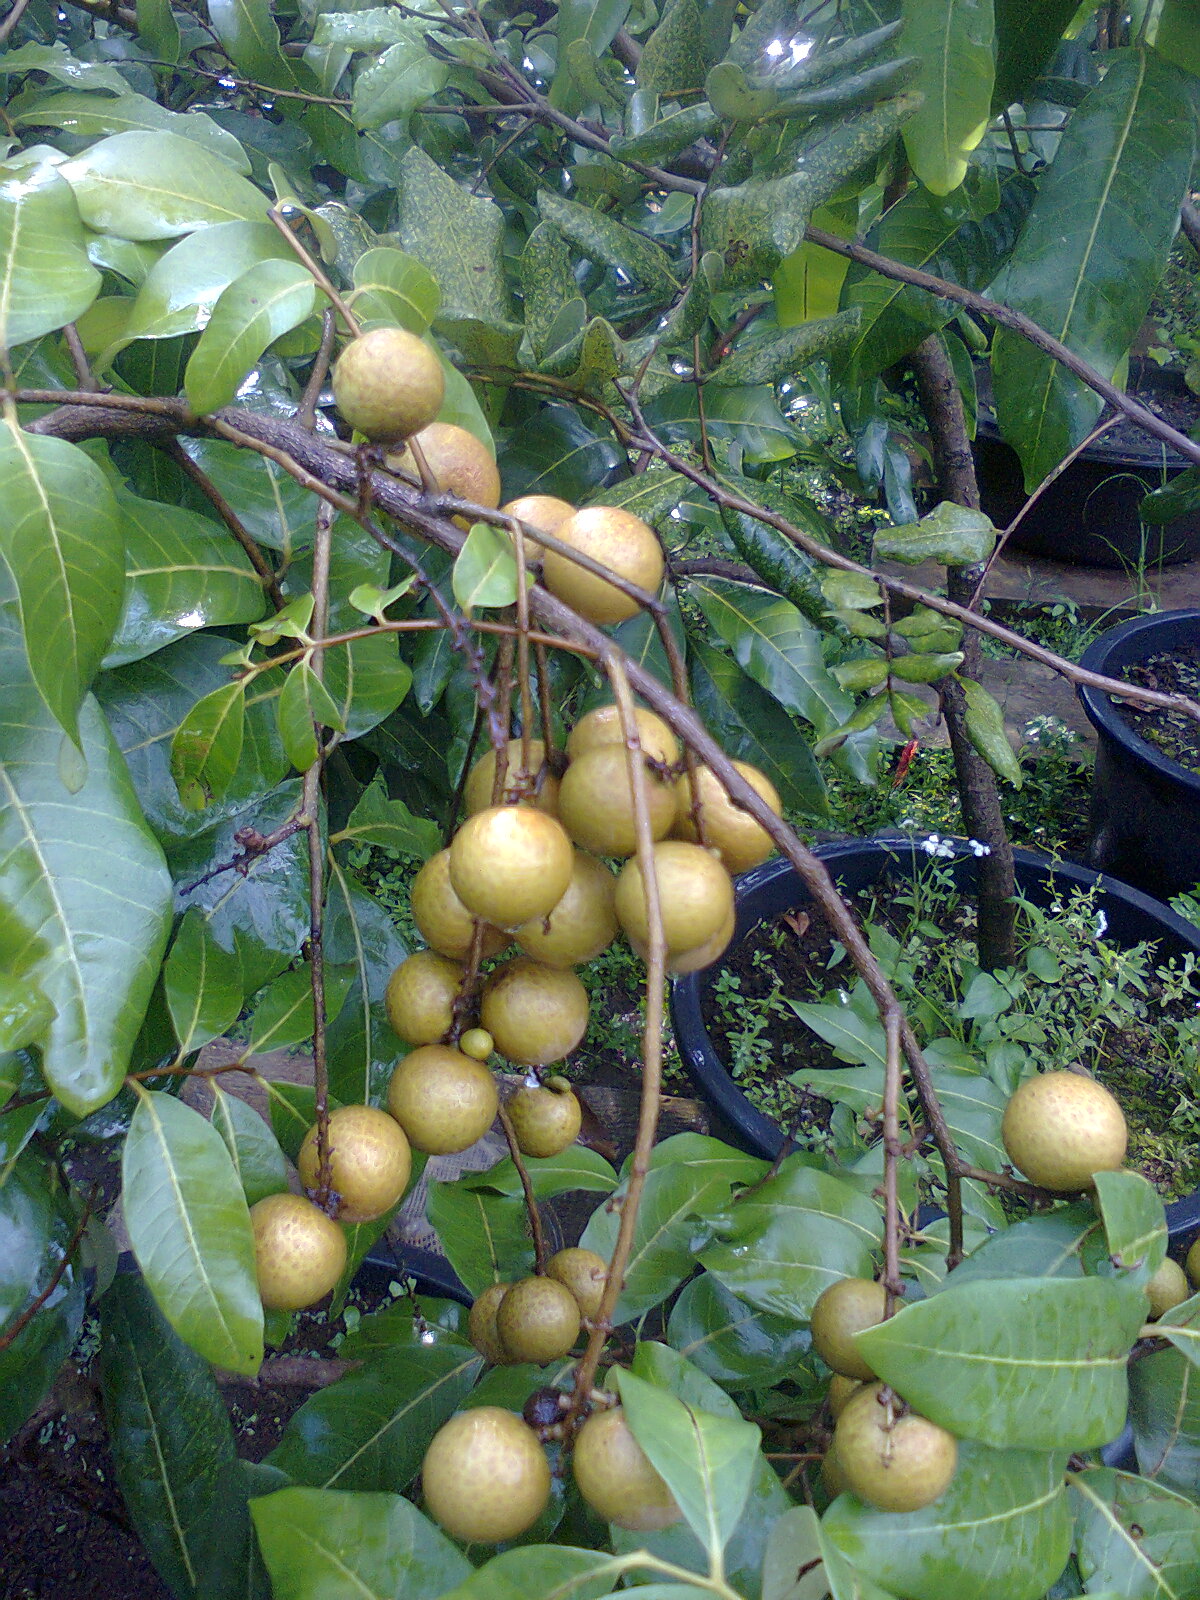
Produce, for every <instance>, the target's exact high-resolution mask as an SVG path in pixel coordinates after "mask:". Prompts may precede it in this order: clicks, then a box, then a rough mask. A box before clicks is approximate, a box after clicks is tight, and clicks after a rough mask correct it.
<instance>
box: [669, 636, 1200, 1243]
mask: <svg viewBox="0 0 1200 1600" xmlns="http://www.w3.org/2000/svg"><path fill="white" fill-rule="evenodd" d="M1197 615H1200V613H1197ZM817 853H818V854H819V855H820V857H821V859H822V860H823V861H824V862H825V864H826V866H827V867H828V868H829V870H830V872H831V873H832V874H833V876H834V878H835V879H836V880H837V882H838V883H839V884H840V885H841V886H842V888H843V889H844V890H846V891H847V892H848V893H850V894H855V893H857V892H858V891H859V890H861V889H865V888H867V887H868V886H869V885H870V884H872V883H875V882H876V881H877V880H878V879H879V878H880V877H882V876H883V874H884V872H885V871H887V870H893V871H899V872H901V873H905V874H909V873H911V872H912V871H913V870H914V867H915V866H916V865H917V864H920V863H925V862H926V861H927V859H928V858H927V857H926V856H924V855H923V854H922V853H921V852H920V851H919V850H918V849H917V848H916V846H915V845H914V844H913V843H912V842H911V841H910V840H908V839H853V840H850V841H848V842H847V843H845V844H833V845H823V846H821V847H820V848H819V850H818V852H817ZM1013 856H1014V859H1015V862H1016V875H1017V884H1018V886H1019V888H1020V890H1021V892H1022V893H1023V894H1024V895H1025V896H1026V898H1027V899H1029V900H1032V901H1033V902H1034V903H1035V904H1036V905H1049V904H1050V902H1051V901H1052V900H1053V899H1054V896H1055V894H1056V893H1061V892H1062V890H1063V889H1068V888H1072V887H1076V886H1077V887H1079V888H1083V889H1091V888H1092V887H1093V886H1094V885H1095V884H1096V883H1097V875H1096V873H1094V872H1090V871H1089V870H1088V869H1087V868H1086V867H1078V866H1074V865H1071V864H1068V863H1063V862H1060V863H1057V864H1055V863H1051V862H1050V861H1049V860H1048V858H1047V857H1045V856H1041V855H1036V854H1034V853H1033V852H1032V851H1030V850H1014V851H1013ZM939 865H941V866H946V867H949V869H950V870H951V872H952V873H953V874H954V878H955V881H956V883H958V884H959V885H960V886H961V887H962V889H963V890H964V891H965V892H967V893H971V892H973V891H974V888H975V884H976V880H977V877H978V865H979V864H978V862H977V861H976V859H975V857H974V855H972V854H966V855H961V856H957V857H955V858H953V859H951V860H946V861H942V862H939ZM808 901H809V894H808V890H807V889H806V888H805V887H804V884H803V883H802V882H801V880H800V877H799V875H798V874H797V872H796V870H795V868H794V867H793V866H792V865H791V864H790V863H789V862H787V861H785V860H783V859H782V858H781V857H776V858H775V859H773V860H771V861H765V862H764V863H763V864H762V866H761V867H755V868H754V870H753V871H752V872H747V873H745V874H744V875H743V876H742V877H741V878H739V879H738V884H737V927H736V929H735V931H734V936H733V944H732V945H731V948H733V947H735V946H736V945H737V944H739V943H740V942H741V941H742V940H743V939H744V938H745V937H746V936H747V934H749V933H750V932H751V931H752V929H754V928H755V927H757V926H758V924H759V923H760V922H764V921H769V920H771V919H773V918H775V917H778V916H779V915H781V913H783V912H784V911H791V910H795V909H797V908H799V907H803V906H805V905H806V904H807V903H808ZM1096 903H1097V907H1098V909H1099V910H1102V911H1103V913H1104V915H1105V917H1106V918H1107V919H1108V927H1107V934H1108V937H1110V938H1112V939H1114V940H1116V941H1117V942H1118V943H1120V944H1131V945H1132V944H1138V943H1140V942H1141V941H1142V940H1145V939H1153V940H1156V941H1157V943H1158V949H1159V953H1160V955H1161V956H1162V958H1164V959H1166V958H1167V957H1170V956H1181V955H1183V954H1185V953H1186V952H1187V951H1189V950H1190V951H1192V952H1194V953H1195V954H1196V955H1197V957H1200V929H1197V928H1195V927H1194V926H1193V925H1192V924H1191V923H1190V922H1187V921H1186V920H1185V919H1184V918H1183V917H1179V916H1176V915H1175V913H1174V912H1173V911H1170V910H1169V909H1168V908H1167V907H1166V906H1164V905H1160V904H1159V903H1158V901H1156V900H1152V899H1150V897H1149V896H1148V895H1145V894H1142V893H1140V892H1139V891H1138V890H1137V889H1131V888H1129V887H1128V886H1127V885H1126V884H1124V883H1118V882H1116V881H1115V880H1114V879H1112V878H1106V879H1103V880H1101V886H1100V892H1099V895H1098V898H1097V902H1096ZM721 966H722V963H721V962H716V963H714V965H713V966H711V967H708V968H706V969H705V970H704V971H703V972H693V973H689V974H687V976H686V977H682V978H676V979H675V980H674V981H673V982H672V985H671V1017H672V1021H673V1023H674V1027H675V1042H676V1044H677V1045H678V1048H679V1054H680V1057H681V1059H682V1061H683V1064H684V1066H685V1067H686V1068H687V1071H688V1072H689V1074H690V1075H691V1077H692V1080H693V1082H694V1083H695V1085H696V1087H697V1089H698V1090H699V1092H700V1094H701V1095H702V1097H703V1098H704V1099H705V1100H706V1101H707V1103H708V1105H709V1106H710V1107H711V1110H712V1120H713V1132H714V1133H715V1134H717V1135H718V1136H719V1137H721V1138H724V1139H726V1140H728V1141H729V1143H731V1144H735V1145H737V1146H738V1147H739V1148H740V1149H742V1150H747V1151H749V1152H750V1153H751V1154H753V1155H756V1156H763V1157H765V1158H766V1159H767V1160H769V1161H773V1160H774V1159H775V1157H776V1156H777V1155H778V1154H779V1152H780V1150H781V1149H782V1147H783V1141H784V1134H783V1131H782V1129H780V1127H779V1126H778V1124H777V1123H775V1122H773V1121H772V1120H771V1119H770V1117H766V1116H764V1115H763V1113H762V1112H761V1111H758V1110H756V1109H755V1107H754V1106H753V1105H751V1103H750V1101H749V1100H748V1099H747V1098H746V1096H745V1095H744V1094H743V1093H742V1091H741V1090H740V1089H739V1088H738V1086H737V1084H736V1083H735V1082H734V1081H733V1079H732V1078H731V1077H730V1075H729V1073H728V1071H727V1070H726V1068H725V1065H724V1063H723V1062H722V1061H721V1059H720V1058H719V1056H718V1055H717V1052H716V1049H715V1048H714V1045H713V1041H712V1039H711V1038H710V1037H709V1033H708V1029H707V1028H706V1027H705V1026H704V1018H703V1014H702V1005H703V1001H704V999H705V997H706V995H707V993H708V991H709V990H710V989H711V987H712V985H713V984H714V983H715V982H716V978H717V974H718V973H719V972H720V970H721ZM1185 1203H1186V1204H1188V1205H1192V1206H1193V1207H1194V1211H1195V1223H1196V1224H1200V1196H1197V1197H1196V1198H1195V1199H1194V1200H1189V1201H1187V1202H1185Z"/></svg>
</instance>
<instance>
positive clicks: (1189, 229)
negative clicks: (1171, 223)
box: [1179, 200, 1200, 255]
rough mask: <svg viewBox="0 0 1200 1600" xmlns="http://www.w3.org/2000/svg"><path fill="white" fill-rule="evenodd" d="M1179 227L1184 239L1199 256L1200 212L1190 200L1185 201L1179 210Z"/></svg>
mask: <svg viewBox="0 0 1200 1600" xmlns="http://www.w3.org/2000/svg"><path fill="white" fill-rule="evenodd" d="M1179 225H1180V227H1181V228H1182V229H1183V234H1184V237H1185V238H1186V239H1187V242H1188V243H1189V244H1190V245H1191V247H1192V249H1193V250H1194V251H1195V252H1196V254H1197V255H1200V211H1197V210H1196V207H1195V206H1194V205H1193V204H1192V202H1191V201H1190V200H1185V201H1184V202H1183V205H1182V206H1181V207H1180V210H1179Z"/></svg>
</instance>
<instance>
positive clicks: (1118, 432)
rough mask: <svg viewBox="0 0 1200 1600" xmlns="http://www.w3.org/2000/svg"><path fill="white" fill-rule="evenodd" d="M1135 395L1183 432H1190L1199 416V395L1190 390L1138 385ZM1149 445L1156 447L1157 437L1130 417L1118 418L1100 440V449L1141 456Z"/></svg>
mask: <svg viewBox="0 0 1200 1600" xmlns="http://www.w3.org/2000/svg"><path fill="white" fill-rule="evenodd" d="M1136 398H1137V399H1138V400H1139V401H1140V402H1141V404H1142V405H1144V406H1145V407H1146V409H1147V411H1153V413H1154V415H1155V416H1156V417H1161V418H1162V420H1163V421H1164V422H1169V423H1170V425H1171V426H1172V427H1173V428H1175V429H1177V430H1178V431H1179V432H1180V433H1190V432H1191V430H1192V429H1193V428H1194V427H1195V425H1196V422H1197V420H1198V419H1200V399H1198V398H1197V397H1196V396H1195V395H1194V394H1192V393H1191V392H1190V391H1188V392H1184V393H1182V394H1179V393H1176V392H1174V391H1173V390H1163V389H1159V388H1153V389H1151V388H1138V389H1137V390H1136ZM1110 415H1111V412H1109V411H1107V410H1106V411H1105V412H1104V413H1103V416H1104V418H1107V417H1109V416H1110ZM1148 447H1149V448H1152V449H1155V450H1157V447H1158V440H1156V439H1154V440H1152V439H1151V438H1150V436H1149V435H1148V434H1147V433H1146V431H1145V429H1143V428H1140V427H1139V426H1138V425H1137V423H1136V422H1130V421H1128V420H1123V421H1121V422H1118V423H1117V424H1116V426H1115V427H1112V428H1110V429H1109V430H1108V432H1107V433H1105V434H1103V435H1102V436H1101V438H1100V439H1099V441H1098V448H1099V449H1101V450H1119V451H1125V452H1127V453H1128V454H1130V455H1134V456H1139V457H1140V456H1144V455H1145V454H1146V452H1147V448H1148ZM1164 448H1166V447H1164Z"/></svg>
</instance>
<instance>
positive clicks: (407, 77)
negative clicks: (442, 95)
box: [352, 28, 450, 130]
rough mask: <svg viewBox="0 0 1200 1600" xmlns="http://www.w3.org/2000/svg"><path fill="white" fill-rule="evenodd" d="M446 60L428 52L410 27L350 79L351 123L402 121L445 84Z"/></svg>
mask: <svg viewBox="0 0 1200 1600" xmlns="http://www.w3.org/2000/svg"><path fill="white" fill-rule="evenodd" d="M449 76H450V63H449V62H447V61H439V60H438V58H437V57H436V56H433V55H430V53H429V50H428V49H427V48H426V45H425V42H424V40H423V39H422V38H421V36H420V34H419V33H418V32H417V30H416V29H415V28H414V29H412V30H406V33H405V36H404V37H403V38H402V39H401V40H400V41H399V42H398V43H396V44H394V45H392V46H391V47H390V48H389V49H387V50H385V51H384V52H383V54H382V55H381V56H380V57H379V58H378V60H376V61H373V62H372V63H371V64H370V65H369V66H367V67H365V68H364V69H363V71H361V72H360V73H359V74H358V77H357V78H356V79H355V80H354V105H353V111H352V115H353V117H354V126H355V127H356V128H358V129H360V130H366V129H369V128H382V127H383V125H384V123H385V122H406V121H407V120H408V118H409V117H410V116H411V115H412V113H413V112H414V111H415V110H416V108H417V107H418V106H419V105H423V104H424V103H425V101H426V100H431V99H432V98H433V96H434V95H435V94H437V92H438V90H439V89H442V88H444V87H445V85H446V80H447V79H448V78H449Z"/></svg>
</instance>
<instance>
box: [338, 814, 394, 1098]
mask: <svg viewBox="0 0 1200 1600" xmlns="http://www.w3.org/2000/svg"><path fill="white" fill-rule="evenodd" d="M364 798H365V797H364ZM360 804H361V802H360ZM325 951H326V958H327V959H328V960H329V961H331V962H334V963H337V964H338V965H339V966H341V967H342V969H343V970H344V971H346V972H347V973H349V972H351V971H353V973H354V974H355V981H354V983H353V984H352V985H351V988H350V991H349V993H348V994H347V996H346V1002H345V1004H344V1005H343V1007H342V1009H341V1011H340V1012H339V1014H338V1018H337V1021H336V1022H335V1023H334V1024H333V1025H332V1026H331V1027H330V1028H329V1030H328V1033H327V1037H326V1053H327V1056H328V1061H329V1084H330V1090H331V1092H332V1093H333V1094H335V1095H337V1096H338V1098H339V1099H340V1100H342V1101H343V1102H345V1103H347V1104H351V1103H353V1102H354V1101H358V1102H359V1103H360V1104H362V1103H365V1102H367V1101H370V1100H373V1099H375V1098H376V1096H378V1095H382V1093H383V1091H384V1089H385V1088H386V1085H387V1081H388V1079H389V1078H390V1077H391V1073H392V1069H393V1067H394V1065H395V1059H396V1042H395V1036H394V1034H393V1032H392V1029H391V1027H390V1025H389V1023H388V1020H387V1011H386V1008H385V1005H384V997H385V994H386V991H387V983H388V979H389V978H390V977H391V975H392V973H393V972H394V971H395V970H396V968H397V967H398V966H399V965H400V963H401V961H403V960H404V958H405V956H406V955H408V953H409V950H408V946H407V945H406V944H405V942H404V940H403V939H402V938H401V937H400V932H399V929H398V928H397V927H396V925H395V922H394V921H393V920H392V917H391V915H390V913H389V912H387V911H386V910H385V909H384V907H383V906H382V905H381V904H380V903H379V901H378V900H376V899H375V898H374V896H373V895H370V894H368V893H367V891H366V890H365V889H364V888H362V886H361V885H360V884H358V883H357V882H356V881H355V880H354V879H353V878H351V877H350V876H348V874H347V873H346V872H344V871H343V869H342V866H341V864H340V863H339V861H338V859H337V856H336V855H331V857H330V867H329V895H328V901H327V905H326V912H325Z"/></svg>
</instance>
